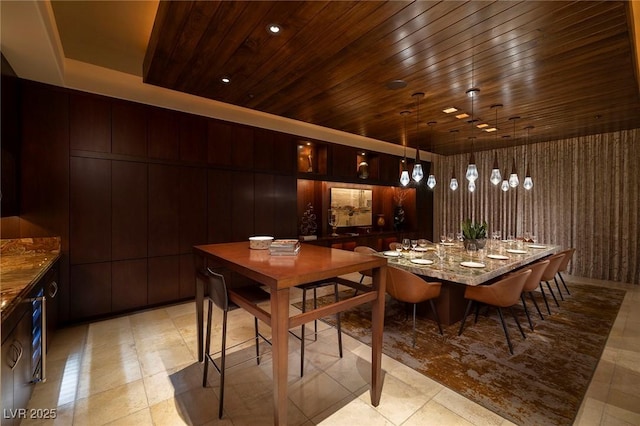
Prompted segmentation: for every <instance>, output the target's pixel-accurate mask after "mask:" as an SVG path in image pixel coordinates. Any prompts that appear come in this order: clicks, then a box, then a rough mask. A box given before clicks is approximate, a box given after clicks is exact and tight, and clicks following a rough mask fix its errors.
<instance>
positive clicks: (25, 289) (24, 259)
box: [0, 237, 60, 320]
mask: <svg viewBox="0 0 640 426" xmlns="http://www.w3.org/2000/svg"><path fill="white" fill-rule="evenodd" d="M59 257H60V237H41V238H16V239H2V240H0V312H1V315H2V320H4V319H5V318H6V317H8V316H9V315H10V314H11V312H12V311H13V309H14V308H15V307H16V306H17V305H18V304H19V303H21V302H22V300H23V299H24V298H25V297H26V296H27V295H28V294H29V292H30V291H31V289H32V287H33V285H34V284H36V283H37V282H38V280H39V279H40V278H42V277H43V276H44V275H45V274H46V273H47V271H48V270H49V269H50V268H51V266H52V265H53V264H54V263H55V262H56V261H57V260H58V258H59Z"/></svg>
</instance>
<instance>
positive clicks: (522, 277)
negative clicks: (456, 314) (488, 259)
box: [458, 269, 531, 355]
mask: <svg viewBox="0 0 640 426" xmlns="http://www.w3.org/2000/svg"><path fill="white" fill-rule="evenodd" d="M529 275H531V270H530V269H525V270H522V271H519V272H516V273H514V274H509V275H507V276H506V277H505V278H502V279H501V280H499V281H496V282H495V283H493V284H489V285H478V286H467V288H466V289H465V291H464V297H465V299H469V303H468V304H467V309H466V311H465V313H464V318H463V319H462V322H461V323H460V330H459V331H458V336H460V335H461V334H462V330H463V329H464V323H465V321H466V320H467V316H468V315H469V311H470V310H471V306H472V305H473V303H474V302H476V303H477V302H480V303H484V304H486V305H490V306H495V307H496V308H498V315H499V316H500V322H501V323H502V330H503V331H504V335H505V337H506V338H507V345H508V346H509V352H510V353H511V355H513V346H512V345H511V339H510V338H509V331H508V330H507V325H506V324H505V322H504V317H503V315H502V308H509V311H511V315H512V316H513V319H514V320H515V322H516V325H517V326H518V329H519V330H520V334H521V335H522V338H523V339H526V338H527V337H526V336H525V335H524V331H523V330H522V327H521V326H520V321H518V317H517V316H516V314H515V313H514V312H513V309H512V306H513V305H515V304H516V303H518V300H519V299H520V295H521V294H522V289H523V288H524V283H525V282H526V281H527V278H528V277H529ZM475 322H478V311H477V310H476V318H475Z"/></svg>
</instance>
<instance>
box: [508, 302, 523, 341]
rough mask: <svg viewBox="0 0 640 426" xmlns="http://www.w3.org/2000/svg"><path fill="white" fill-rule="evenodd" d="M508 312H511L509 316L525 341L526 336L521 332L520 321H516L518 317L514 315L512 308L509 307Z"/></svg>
mask: <svg viewBox="0 0 640 426" xmlns="http://www.w3.org/2000/svg"><path fill="white" fill-rule="evenodd" d="M509 311H511V316H512V317H513V319H514V321H515V322H516V325H517V326H518V330H520V334H521V335H522V338H523V339H526V338H527V336H526V335H525V334H524V330H522V326H521V325H520V320H519V319H518V316H517V315H516V313H515V312H513V306H509Z"/></svg>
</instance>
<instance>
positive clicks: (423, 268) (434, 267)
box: [388, 241, 560, 286]
mask: <svg viewBox="0 0 640 426" xmlns="http://www.w3.org/2000/svg"><path fill="white" fill-rule="evenodd" d="M531 245H532V244H528V243H525V244H522V245H519V246H516V243H513V244H512V243H505V242H494V241H488V242H487V247H485V253H486V254H487V255H490V254H491V255H494V254H500V255H503V256H506V257H508V259H491V258H488V257H485V258H484V259H483V260H482V261H481V262H482V264H484V267H481V268H469V267H465V266H462V265H461V263H462V262H468V261H473V262H480V260H479V259H478V255H477V254H475V255H474V258H473V259H471V258H470V257H469V254H468V253H467V252H466V251H465V250H464V248H463V247H462V243H455V244H454V245H452V246H448V247H447V254H446V256H445V259H444V261H443V262H442V264H441V263H440V260H439V259H438V258H437V257H436V255H435V251H434V250H429V251H427V252H426V253H425V254H424V255H423V257H424V259H427V260H432V261H433V263H432V264H430V265H418V264H415V263H412V262H411V255H410V254H408V253H405V254H403V256H401V257H400V258H395V257H389V263H388V264H389V266H396V267H400V268H402V269H406V270H408V271H410V272H413V273H414V274H417V275H422V276H426V277H430V278H435V279H440V280H445V281H451V282H455V283H460V284H465V285H471V286H476V285H480V284H482V283H485V282H487V281H489V280H492V279H494V278H497V277H499V276H501V275H503V274H506V273H507V272H510V271H513V270H514V269H517V268H519V267H521V266H524V265H527V264H529V263H532V262H534V261H536V260H538V259H541V258H543V257H546V256H549V255H551V254H554V253H556V252H557V251H558V249H559V248H560V247H559V246H555V245H551V244H542V245H538V247H540V248H532V247H530V246H531ZM512 246H513V247H512ZM535 246H536V245H534V247H535ZM542 247H544V248H542ZM511 249H520V250H522V251H524V252H525V253H522V254H520V253H510V252H509V251H508V250H511Z"/></svg>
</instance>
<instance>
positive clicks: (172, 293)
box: [147, 256, 180, 305]
mask: <svg viewBox="0 0 640 426" xmlns="http://www.w3.org/2000/svg"><path fill="white" fill-rule="evenodd" d="M148 277H149V278H148V280H147V300H148V302H149V304H150V305H157V304H160V303H166V302H172V301H175V300H178V299H179V298H180V256H162V257H151V258H149V263H148Z"/></svg>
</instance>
